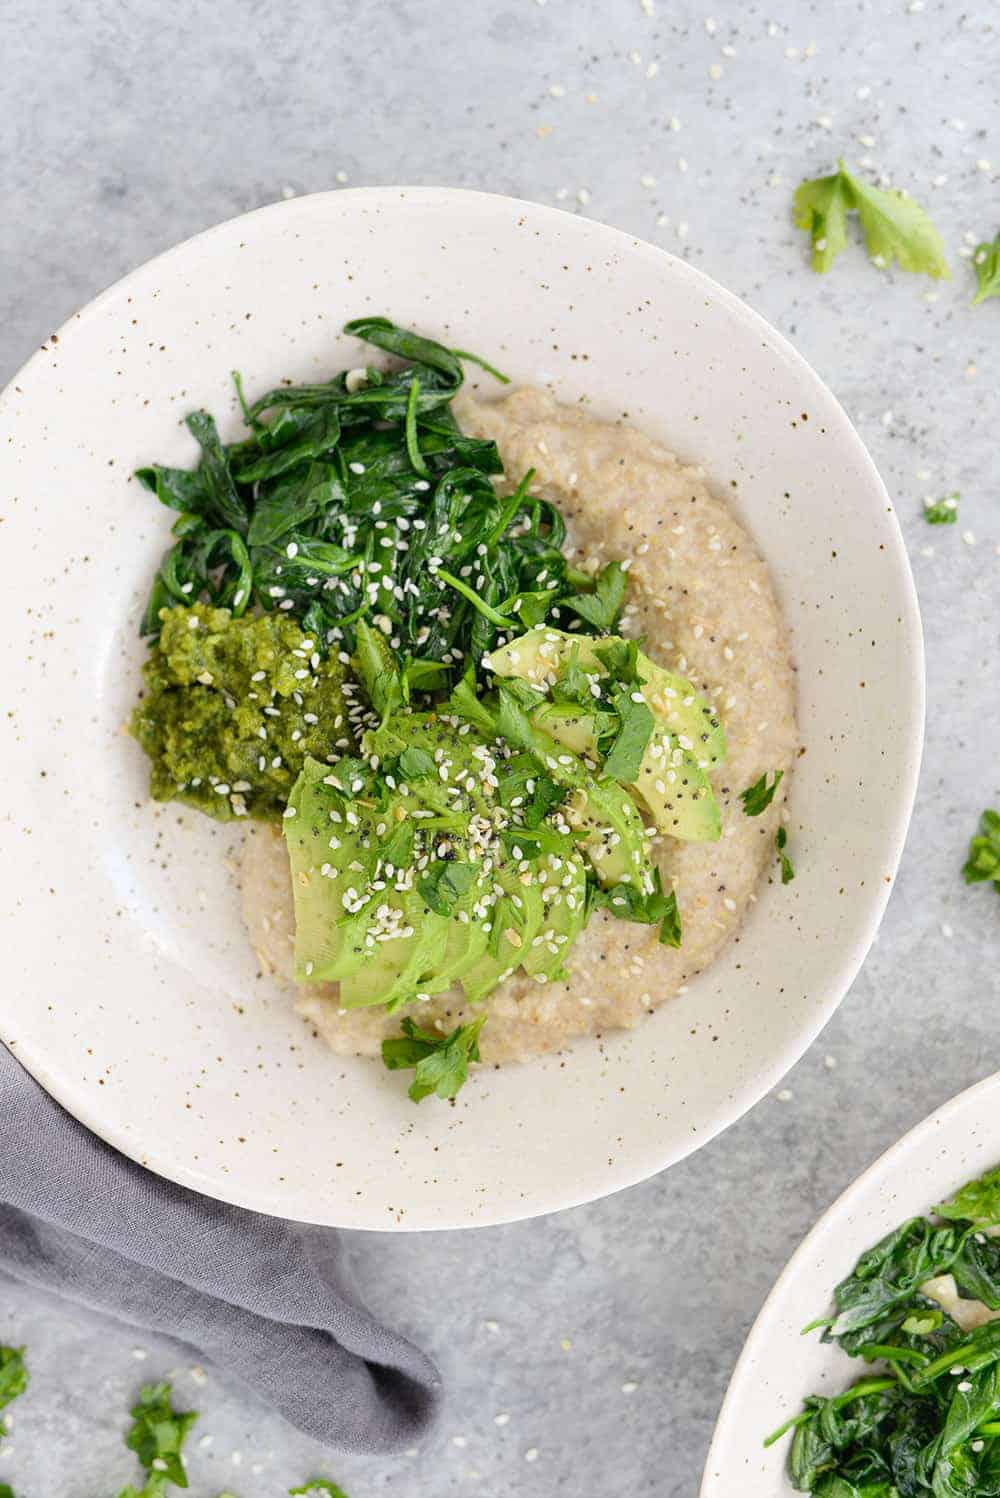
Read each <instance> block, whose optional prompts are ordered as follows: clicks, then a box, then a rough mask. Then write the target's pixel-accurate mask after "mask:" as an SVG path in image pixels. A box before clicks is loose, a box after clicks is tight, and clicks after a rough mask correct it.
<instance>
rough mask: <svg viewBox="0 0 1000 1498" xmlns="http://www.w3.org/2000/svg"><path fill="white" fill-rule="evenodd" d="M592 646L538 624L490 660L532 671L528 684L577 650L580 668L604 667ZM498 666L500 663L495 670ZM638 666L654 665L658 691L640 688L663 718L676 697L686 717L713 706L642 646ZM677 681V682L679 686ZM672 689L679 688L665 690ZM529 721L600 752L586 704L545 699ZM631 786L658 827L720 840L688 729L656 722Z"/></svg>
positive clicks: (714, 749) (715, 746)
mask: <svg viewBox="0 0 1000 1498" xmlns="http://www.w3.org/2000/svg"><path fill="white" fill-rule="evenodd" d="M594 645H595V642H594V641H593V640H591V639H589V638H587V637H585V636H583V637H580V638H577V637H576V636H574V635H567V634H563V633H562V632H561V631H559V630H549V629H538V630H534V631H532V632H531V633H530V634H527V635H524V636H522V637H521V638H520V639H519V640H515V641H512V642H511V644H509V645H505V646H504V647H503V648H502V649H501V650H499V651H494V652H493V654H492V656H491V657H490V659H489V665H490V669H491V670H492V671H493V672H494V674H497V675H501V676H503V675H505V674H506V669H507V668H508V667H510V668H516V669H517V670H518V671H519V672H520V671H522V670H525V671H528V672H530V673H531V674H530V675H529V676H526V677H522V678H521V679H522V680H527V681H529V683H530V684H531V685H539V684H540V683H545V684H548V685H552V684H553V681H554V673H555V676H558V672H559V669H560V668H561V667H562V666H563V665H564V664H565V662H566V661H568V659H569V657H570V654H571V653H573V652H575V654H576V660H577V662H578V664H579V665H580V667H581V669H582V670H584V671H588V672H589V671H591V670H596V671H597V672H599V673H603V672H604V670H605V668H604V666H603V664H602V662H601V661H600V659H599V658H598V657H597V655H596V654H594ZM556 662H558V664H556ZM498 665H499V666H500V667H501V668H502V669H499V670H498ZM637 667H638V670H639V672H640V675H642V674H644V673H646V672H649V673H651V674H652V676H653V678H654V681H655V690H651V685H650V682H649V681H645V682H643V683H642V684H641V690H642V693H643V696H644V697H645V698H646V701H647V703H648V705H649V706H650V707H651V708H652V710H653V712H654V715H655V716H656V718H657V719H658V722H659V723H660V724H661V725H663V724H665V723H667V722H668V720H669V718H670V711H669V710H668V711H666V712H661V710H660V707H659V704H660V703H661V702H666V703H668V704H669V703H677V704H679V705H680V710H682V711H683V713H687V714H688V715H689V717H690V716H691V715H692V714H693V715H694V716H696V717H700V716H701V713H702V709H704V711H706V712H708V711H710V709H709V708H708V704H707V703H705V702H704V700H703V699H702V698H700V697H698V695H697V693H696V692H695V691H694V688H693V687H692V686H691V683H690V682H688V681H685V679H684V678H683V677H680V676H675V675H674V674H673V673H672V672H669V671H663V670H661V668H660V667H659V666H656V665H654V664H653V662H652V661H650V660H649V657H648V656H644V655H643V654H642V653H641V651H640V652H639V653H638V657H637ZM673 683H676V684H677V686H676V688H675V686H674V685H672V684H673ZM668 692H670V693H673V694H674V695H673V696H669V697H668V696H667V693H668ZM681 692H683V693H684V695H683V696H681V695H680V693H681ZM696 704H701V706H700V707H698V706H696ZM531 722H532V724H533V725H536V726H537V727H539V728H542V729H544V730H545V731H546V732H547V733H548V734H549V735H551V737H552V738H553V739H554V740H555V741H556V742H557V743H558V744H560V745H562V746H563V747H564V748H567V749H572V750H573V751H574V752H575V753H577V754H590V755H596V754H597V752H598V751H597V733H596V731H595V728H594V717H593V714H590V713H588V711H587V709H586V708H585V707H580V706H578V705H576V704H564V703H556V702H546V703H543V704H541V705H540V706H538V707H536V708H534V709H533V710H532V712H531ZM713 722H714V725H715V727H714V730H712V732H711V734H710V735H709V736H710V737H711V750H710V752H711V753H712V754H719V756H720V757H721V756H722V755H724V753H725V739H724V737H723V734H722V729H721V728H720V727H719V724H718V720H717V719H713ZM720 746H721V747H720ZM715 762H716V761H715V760H713V761H712V763H715ZM631 788H632V789H633V790H634V791H635V793H636V794H637V796H638V797H639V799H640V800H641V801H642V804H643V806H644V807H645V808H646V810H647V812H648V813H649V815H650V816H651V817H652V819H653V821H654V822H655V824H656V826H657V828H658V829H659V831H661V832H665V833H667V834H668V835H669V836H671V837H676V838H680V839H683V840H685V841H689V842H715V841H716V840H717V839H718V838H719V837H721V835H722V821H721V816H720V813H719V807H718V803H717V801H716V799H715V794H714V792H713V790H712V787H711V784H710V783H709V780H708V776H707V774H706V773H705V770H704V769H703V767H702V765H701V764H700V763H699V760H698V757H697V755H696V754H695V752H694V751H693V749H692V748H691V740H690V738H689V737H688V736H687V735H685V734H683V733H679V732H677V731H675V730H673V729H670V728H669V727H665V726H664V727H658V728H657V729H656V730H655V731H654V732H653V734H652V736H651V738H650V740H649V743H648V744H647V745H646V749H645V753H644V754H643V759H642V764H641V766H640V769H639V773H638V775H637V776H636V779H635V781H634V782H632V783H631Z"/></svg>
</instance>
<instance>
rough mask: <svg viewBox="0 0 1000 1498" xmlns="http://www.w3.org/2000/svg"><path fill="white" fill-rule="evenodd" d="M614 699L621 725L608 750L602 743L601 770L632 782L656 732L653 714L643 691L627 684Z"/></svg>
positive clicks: (613, 695)
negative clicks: (634, 689)
mask: <svg viewBox="0 0 1000 1498" xmlns="http://www.w3.org/2000/svg"><path fill="white" fill-rule="evenodd" d="M611 702H612V704H613V706H614V709H615V712H616V713H617V715H618V726H617V729H616V730H615V732H614V734H613V737H612V740H611V743H610V745H609V746H608V748H607V750H606V751H605V750H604V744H603V743H602V744H601V749H602V752H604V764H603V767H602V771H601V773H602V774H604V775H610V776H611V777H612V779H614V780H620V781H622V782H623V783H624V784H628V783H629V782H630V781H634V780H635V779H636V777H637V776H638V774H639V767H640V765H641V764H642V758H643V755H644V754H645V752H646V746H647V745H648V743H649V741H650V739H651V737H652V734H653V727H654V719H653V714H652V713H651V712H650V710H649V708H648V707H647V706H646V700H645V698H644V697H643V695H642V693H641V692H639V691H635V692H633V691H631V690H630V689H629V688H627V687H626V688H624V689H623V690H620V691H617V692H614V693H613V694H612V697H611Z"/></svg>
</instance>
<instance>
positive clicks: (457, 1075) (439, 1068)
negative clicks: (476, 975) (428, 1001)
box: [382, 1013, 486, 1103]
mask: <svg viewBox="0 0 1000 1498" xmlns="http://www.w3.org/2000/svg"><path fill="white" fill-rule="evenodd" d="M485 1023H486V1015H485V1013H483V1014H480V1015H477V1016H476V1018H475V1019H474V1020H471V1021H470V1022H469V1024H467V1025H459V1026H458V1027H457V1028H456V1029H454V1030H452V1032H451V1034H450V1035H435V1034H434V1033H433V1032H432V1031H430V1030H421V1029H420V1028H419V1026H417V1025H415V1024H414V1023H413V1021H412V1020H411V1019H404V1020H403V1022H402V1029H403V1034H402V1035H400V1036H397V1037H394V1038H392V1039H389V1040H383V1042H382V1060H383V1061H384V1062H385V1064H386V1066H387V1067H388V1068H389V1070H390V1071H400V1070H408V1069H409V1068H410V1067H413V1068H414V1073H413V1081H412V1082H411V1083H410V1088H409V1093H410V1097H411V1098H412V1099H413V1101H414V1102H415V1103H419V1102H421V1100H422V1099H423V1098H425V1097H430V1095H431V1094H432V1093H434V1094H436V1095H437V1097H439V1098H453V1097H456V1096H457V1095H458V1093H459V1091H460V1089H461V1088H462V1086H463V1084H464V1083H465V1081H466V1079H467V1078H468V1075H469V1063H470V1061H478V1060H479V1032H480V1030H481V1029H482V1028H483V1025H484V1024H485Z"/></svg>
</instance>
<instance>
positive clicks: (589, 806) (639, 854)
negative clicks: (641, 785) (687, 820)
mask: <svg viewBox="0 0 1000 1498" xmlns="http://www.w3.org/2000/svg"><path fill="white" fill-rule="evenodd" d="M564 815H565V817H566V820H567V822H568V823H569V824H570V826H571V827H572V828H573V829H574V831H575V832H576V835H577V841H578V843H579V846H580V847H581V848H582V849H583V851H584V852H585V853H586V855H587V857H588V858H589V859H590V861H591V863H592V864H593V866H594V872H595V873H596V875H597V877H598V879H599V880H600V881H601V883H602V884H603V885H604V886H605V887H606V888H610V887H611V885H613V884H639V883H640V882H641V877H642V874H643V872H644V870H648V868H649V840H648V835H647V833H646V828H645V827H644V825H643V821H642V817H641V816H640V815H639V813H638V811H637V810H636V806H635V802H634V801H633V800H632V798H631V797H630V796H629V794H628V791H626V790H625V789H624V787H623V786H620V785H619V784H618V782H617V781H615V780H599V781H597V782H595V783H594V784H593V785H592V786H591V787H590V789H589V790H587V791H574V793H573V795H572V796H571V797H570V798H569V801H568V802H567V803H566V807H565V810H564Z"/></svg>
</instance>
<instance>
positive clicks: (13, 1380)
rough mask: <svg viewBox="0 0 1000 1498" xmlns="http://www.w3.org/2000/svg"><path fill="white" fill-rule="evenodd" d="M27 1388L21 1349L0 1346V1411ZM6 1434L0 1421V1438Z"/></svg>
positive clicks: (26, 1373)
mask: <svg viewBox="0 0 1000 1498" xmlns="http://www.w3.org/2000/svg"><path fill="white" fill-rule="evenodd" d="M27 1387H28V1369H27V1367H26V1365H25V1361H24V1348H23V1347H3V1346H0V1410H2V1409H5V1408H6V1407H7V1405H8V1404H10V1403H11V1401H12V1400H14V1399H17V1397H18V1396H19V1395H20V1394H23V1393H24V1391H25V1389H26V1388H27ZM6 1434H7V1427H6V1426H5V1425H4V1423H3V1421H2V1420H0V1436H5V1435H6Z"/></svg>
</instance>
